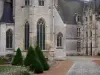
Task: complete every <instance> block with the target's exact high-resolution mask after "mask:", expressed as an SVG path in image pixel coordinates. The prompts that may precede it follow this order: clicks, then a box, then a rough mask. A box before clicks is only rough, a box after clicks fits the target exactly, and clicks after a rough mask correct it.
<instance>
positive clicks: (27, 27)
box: [25, 22, 29, 49]
mask: <svg viewBox="0 0 100 75" xmlns="http://www.w3.org/2000/svg"><path fill="white" fill-rule="evenodd" d="M28 48H29V23H28V22H26V23H25V49H28Z"/></svg>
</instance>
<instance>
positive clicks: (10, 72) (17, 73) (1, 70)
mask: <svg viewBox="0 0 100 75" xmlns="http://www.w3.org/2000/svg"><path fill="white" fill-rule="evenodd" d="M0 75H30V74H29V73H28V71H27V69H26V68H25V67H21V66H0Z"/></svg>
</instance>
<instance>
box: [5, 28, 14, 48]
mask: <svg viewBox="0 0 100 75" xmlns="http://www.w3.org/2000/svg"><path fill="white" fill-rule="evenodd" d="M6 48H13V31H12V29H8V30H7V31H6Z"/></svg>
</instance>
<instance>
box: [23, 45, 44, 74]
mask: <svg viewBox="0 0 100 75" xmlns="http://www.w3.org/2000/svg"><path fill="white" fill-rule="evenodd" d="M24 65H25V66H29V70H30V71H35V73H43V67H42V65H41V63H40V61H39V59H38V56H37V55H36V53H35V51H34V49H33V47H32V46H30V47H29V50H28V53H27V56H26V58H25V61H24Z"/></svg>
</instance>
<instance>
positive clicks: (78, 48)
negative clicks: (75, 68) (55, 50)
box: [77, 42, 81, 52]
mask: <svg viewBox="0 0 100 75" xmlns="http://www.w3.org/2000/svg"><path fill="white" fill-rule="evenodd" d="M80 46H81V43H80V42H77V52H80Z"/></svg>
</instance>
